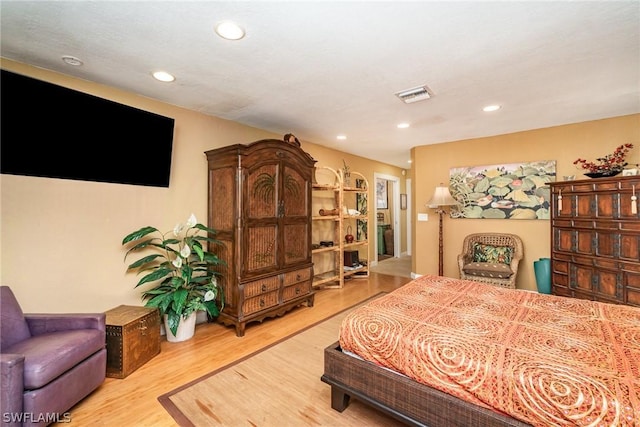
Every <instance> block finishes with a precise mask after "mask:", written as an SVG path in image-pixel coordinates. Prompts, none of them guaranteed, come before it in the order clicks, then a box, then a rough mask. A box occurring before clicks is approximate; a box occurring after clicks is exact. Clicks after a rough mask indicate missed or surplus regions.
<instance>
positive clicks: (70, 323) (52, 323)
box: [24, 313, 107, 335]
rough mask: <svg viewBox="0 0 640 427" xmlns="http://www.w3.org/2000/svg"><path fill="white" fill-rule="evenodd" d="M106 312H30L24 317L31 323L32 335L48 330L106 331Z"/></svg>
mask: <svg viewBox="0 0 640 427" xmlns="http://www.w3.org/2000/svg"><path fill="white" fill-rule="evenodd" d="M106 317H107V315H106V314H105V313H72V314H63V313H60V314H58V313H47V314H41V313H30V314H25V315H24V318H25V319H26V321H27V324H28V325H29V330H30V331H31V335H41V334H44V333H47V332H56V331H69V330H73V329H98V330H101V331H106Z"/></svg>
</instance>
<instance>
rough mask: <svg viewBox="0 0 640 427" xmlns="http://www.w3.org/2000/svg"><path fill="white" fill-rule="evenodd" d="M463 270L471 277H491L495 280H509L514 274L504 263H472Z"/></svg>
mask: <svg viewBox="0 0 640 427" xmlns="http://www.w3.org/2000/svg"><path fill="white" fill-rule="evenodd" d="M462 269H463V270H464V272H465V273H466V274H469V275H471V276H478V277H491V278H493V279H508V278H509V277H511V275H512V274H513V271H511V269H510V268H509V266H508V265H507V264H502V263H490V262H472V263H469V264H467V265H465V266H464V267H463V268H462Z"/></svg>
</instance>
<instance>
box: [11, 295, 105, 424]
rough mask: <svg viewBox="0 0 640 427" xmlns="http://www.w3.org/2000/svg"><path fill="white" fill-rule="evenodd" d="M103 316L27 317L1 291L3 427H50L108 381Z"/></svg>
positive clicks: (63, 418) (34, 315) (16, 303)
mask: <svg viewBox="0 0 640 427" xmlns="http://www.w3.org/2000/svg"><path fill="white" fill-rule="evenodd" d="M105 320H106V315H105V313H95V314H58V313H56V314H24V313H23V312H22V309H21V307H20V305H19V304H18V301H17V300H16V298H15V295H14V294H13V292H12V291H11V289H10V288H9V287H8V286H0V368H1V375H2V377H1V380H2V381H1V382H0V408H1V409H0V411H1V412H2V420H1V421H0V422H1V423H2V426H3V427H4V426H33V425H42V426H46V425H48V424H51V423H53V422H57V421H65V420H68V418H69V416H70V415H69V414H68V413H67V411H69V409H71V407H72V406H74V405H75V404H76V403H78V402H79V401H80V400H82V399H83V398H84V397H86V396H87V395H89V394H90V393H91V392H93V391H94V390H95V389H96V388H98V386H100V384H102V382H103V381H104V379H105V377H106V366H107V350H106V346H105V343H106V340H105V338H106V335H105V327H106V325H105Z"/></svg>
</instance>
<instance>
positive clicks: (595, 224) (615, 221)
mask: <svg viewBox="0 0 640 427" xmlns="http://www.w3.org/2000/svg"><path fill="white" fill-rule="evenodd" d="M550 187H551V196H552V198H551V200H552V201H551V293H553V294H554V295H562V296H569V297H574V298H583V299H590V300H595V301H603V302H609V303H618V304H627V305H634V306H638V307H640V215H639V214H638V212H640V206H639V204H640V203H639V202H638V200H639V199H640V177H639V176H629V177H618V176H616V177H612V178H595V179H588V180H578V181H563V182H555V183H550ZM634 198H635V200H634ZM634 205H635V207H634Z"/></svg>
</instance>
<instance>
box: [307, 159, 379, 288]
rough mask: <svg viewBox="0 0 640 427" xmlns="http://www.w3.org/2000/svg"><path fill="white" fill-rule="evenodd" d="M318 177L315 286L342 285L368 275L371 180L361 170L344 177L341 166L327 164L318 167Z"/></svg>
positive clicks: (315, 195) (314, 206) (313, 229)
mask: <svg viewBox="0 0 640 427" xmlns="http://www.w3.org/2000/svg"><path fill="white" fill-rule="evenodd" d="M315 177H316V180H315V181H314V183H313V184H312V189H313V212H318V214H317V215H314V216H313V217H312V221H313V223H312V236H313V246H312V248H313V250H312V254H313V263H314V277H313V287H314V288H320V287H321V288H342V287H343V286H344V282H345V279H347V280H348V279H350V278H356V277H367V276H369V260H368V258H369V241H368V236H369V219H368V215H367V202H368V191H369V183H368V181H367V179H366V178H365V177H364V176H363V175H362V174H360V173H358V172H351V173H350V177H349V178H351V179H354V181H349V180H345V176H344V174H343V172H342V170H336V169H332V168H330V167H327V166H323V167H317V168H316V171H315ZM351 183H353V184H354V185H355V186H351ZM347 237H349V239H348V240H346V239H347ZM351 237H353V239H351Z"/></svg>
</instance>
